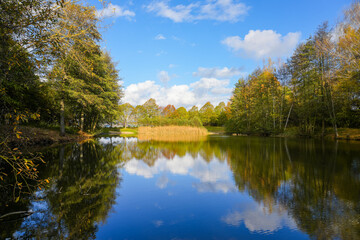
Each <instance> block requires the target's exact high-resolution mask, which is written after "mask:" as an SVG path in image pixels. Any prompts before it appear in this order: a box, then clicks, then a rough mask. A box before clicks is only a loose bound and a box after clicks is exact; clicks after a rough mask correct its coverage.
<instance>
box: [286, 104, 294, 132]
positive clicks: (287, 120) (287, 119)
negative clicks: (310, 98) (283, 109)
mask: <svg viewBox="0 0 360 240" xmlns="http://www.w3.org/2000/svg"><path fill="white" fill-rule="evenodd" d="M293 106H294V103H293V104H291V107H290V110H289V114H288V116H287V118H286V123H285V127H284V132H285V130H286V127H287V125H288V122H289V118H290V114H291V110H292V108H293Z"/></svg>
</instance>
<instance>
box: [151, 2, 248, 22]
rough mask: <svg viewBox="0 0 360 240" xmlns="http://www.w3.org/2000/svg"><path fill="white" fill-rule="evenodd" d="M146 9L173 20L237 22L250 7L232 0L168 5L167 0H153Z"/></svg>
mask: <svg viewBox="0 0 360 240" xmlns="http://www.w3.org/2000/svg"><path fill="white" fill-rule="evenodd" d="M146 9H147V11H149V12H154V13H155V14H156V15H157V16H160V17H165V18H169V19H171V20H172V21H174V22H191V21H194V20H215V21H221V22H226V21H228V22H237V21H239V20H241V18H242V17H243V16H244V15H246V14H247V12H248V10H249V9H250V8H249V7H248V6H246V5H245V4H244V3H238V2H236V1H233V0H209V1H207V3H206V4H200V3H199V2H197V3H191V4H188V5H182V4H179V5H176V6H170V5H169V1H154V2H152V3H150V4H149V5H147V6H146Z"/></svg>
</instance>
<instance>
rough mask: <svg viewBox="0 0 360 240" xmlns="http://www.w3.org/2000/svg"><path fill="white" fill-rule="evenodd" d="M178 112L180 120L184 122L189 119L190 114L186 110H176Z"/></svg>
mask: <svg viewBox="0 0 360 240" xmlns="http://www.w3.org/2000/svg"><path fill="white" fill-rule="evenodd" d="M176 111H177V113H178V117H179V119H183V120H188V119H189V113H188V111H186V108H184V107H179V108H178V109H176Z"/></svg>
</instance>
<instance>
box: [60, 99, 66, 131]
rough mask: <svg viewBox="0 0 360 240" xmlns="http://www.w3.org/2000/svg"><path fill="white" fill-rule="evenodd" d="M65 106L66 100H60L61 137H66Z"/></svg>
mask: <svg viewBox="0 0 360 240" xmlns="http://www.w3.org/2000/svg"><path fill="white" fill-rule="evenodd" d="M64 111H65V104H64V99H63V98H61V100H60V136H65V116H64Z"/></svg>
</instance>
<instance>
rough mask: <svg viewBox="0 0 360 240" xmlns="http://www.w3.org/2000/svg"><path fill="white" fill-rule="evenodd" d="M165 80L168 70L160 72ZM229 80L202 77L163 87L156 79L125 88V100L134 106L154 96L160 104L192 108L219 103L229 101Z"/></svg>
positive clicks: (230, 90) (230, 89)
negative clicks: (207, 103) (208, 103)
mask: <svg viewBox="0 0 360 240" xmlns="http://www.w3.org/2000/svg"><path fill="white" fill-rule="evenodd" d="M160 76H161V77H162V78H163V80H168V79H169V78H168V74H167V72H164V73H162V74H159V78H160ZM229 85H230V81H229V80H219V79H216V78H201V79H200V80H199V81H196V82H193V83H191V84H189V85H185V84H182V85H173V86H170V87H163V86H161V85H159V84H156V83H155V81H145V82H140V83H136V84H131V85H130V86H128V87H127V88H126V89H125V96H124V99H123V101H124V102H128V103H130V104H131V105H133V106H136V105H140V104H143V103H144V102H145V101H146V100H148V99H149V98H154V99H155V100H156V102H157V104H159V105H160V106H166V105H168V104H172V105H174V106H176V107H181V106H182V107H185V108H190V107H192V106H194V105H197V106H198V107H202V106H203V105H204V104H205V103H206V102H208V101H210V102H211V103H212V104H214V105H217V104H218V103H219V102H227V101H228V99H229V98H230V94H231V92H232V86H229Z"/></svg>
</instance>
